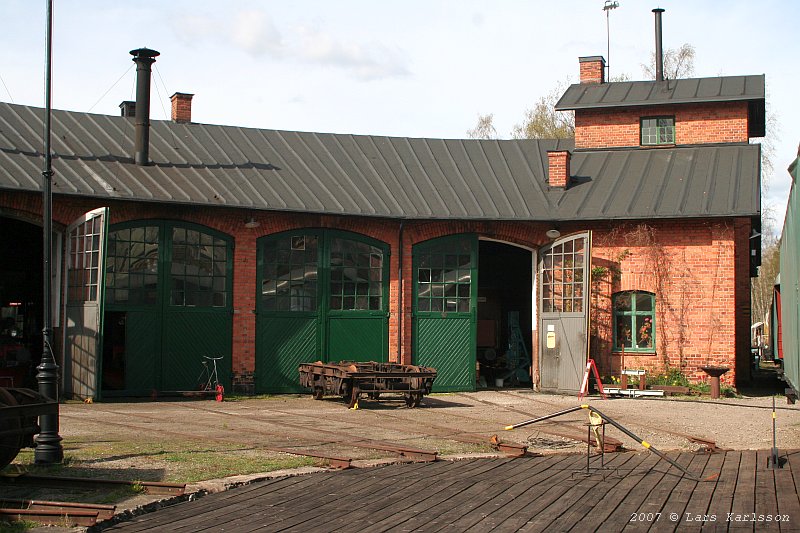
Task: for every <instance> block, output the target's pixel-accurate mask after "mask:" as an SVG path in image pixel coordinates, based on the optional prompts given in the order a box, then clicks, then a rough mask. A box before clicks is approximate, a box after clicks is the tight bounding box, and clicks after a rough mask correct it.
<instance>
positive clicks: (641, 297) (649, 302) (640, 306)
mask: <svg viewBox="0 0 800 533" xmlns="http://www.w3.org/2000/svg"><path fill="white" fill-rule="evenodd" d="M652 310H653V297H652V296H651V295H649V294H637V295H636V311H637V312H640V311H652Z"/></svg>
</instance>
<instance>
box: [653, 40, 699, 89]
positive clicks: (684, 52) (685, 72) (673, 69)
mask: <svg viewBox="0 0 800 533" xmlns="http://www.w3.org/2000/svg"><path fill="white" fill-rule="evenodd" d="M694 55H695V50H694V46H692V45H691V44H689V43H684V44H682V45H681V47H680V48H668V49H667V50H665V51H664V77H665V78H666V79H668V80H677V79H680V78H688V77H690V76H691V75H692V74H694ZM642 70H643V71H644V73H645V76H648V77H649V78H650V79H656V53H655V52H653V53H652V54H650V64H649V65H645V64H644V63H642Z"/></svg>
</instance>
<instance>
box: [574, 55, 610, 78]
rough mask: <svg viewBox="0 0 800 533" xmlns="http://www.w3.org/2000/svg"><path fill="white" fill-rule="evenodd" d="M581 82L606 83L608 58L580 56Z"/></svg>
mask: <svg viewBox="0 0 800 533" xmlns="http://www.w3.org/2000/svg"><path fill="white" fill-rule="evenodd" d="M578 61H580V65H581V83H605V81H606V60H605V59H604V58H603V56H588V57H579V58H578Z"/></svg>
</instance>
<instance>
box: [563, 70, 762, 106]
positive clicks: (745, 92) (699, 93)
mask: <svg viewBox="0 0 800 533" xmlns="http://www.w3.org/2000/svg"><path fill="white" fill-rule="evenodd" d="M764 80H765V79H764V75H763V74H761V75H756V76H722V77H716V78H692V79H681V80H666V81H621V82H610V83H576V84H573V85H570V86H569V88H567V90H566V92H565V93H564V94H563V95H562V96H561V98H560V99H559V100H558V102H557V103H556V107H555V108H556V111H567V110H571V109H596V108H604V107H629V106H652V105H663V104H691V103H708V102H735V101H742V100H745V101H760V102H763V101H764V98H765V96H764V92H765V89H764V83H765V81H764ZM762 108H763V105H762Z"/></svg>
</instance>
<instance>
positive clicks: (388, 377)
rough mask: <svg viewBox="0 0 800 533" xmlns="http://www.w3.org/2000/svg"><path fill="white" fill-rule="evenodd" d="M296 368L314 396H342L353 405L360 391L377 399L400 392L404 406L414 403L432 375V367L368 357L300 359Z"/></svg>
mask: <svg viewBox="0 0 800 533" xmlns="http://www.w3.org/2000/svg"><path fill="white" fill-rule="evenodd" d="M299 372H300V386H302V387H307V388H309V389H311V394H312V396H313V397H314V399H316V400H321V399H322V398H323V396H325V395H334V396H342V397H343V398H344V400H345V402H347V404H348V406H349V407H354V406H355V405H356V404H357V403H358V398H359V397H360V396H361V395H362V394H366V395H367V397H369V398H370V399H373V400H377V399H379V398H380V397H381V395H383V394H387V393H398V394H402V395H403V397H404V399H405V402H406V405H407V406H408V407H417V406H418V405H419V404H420V402H421V401H422V397H423V396H425V395H426V394H430V392H431V388H432V387H433V381H434V380H435V379H436V369H435V368H430V367H425V366H415V365H401V364H397V363H376V362H372V361H370V362H366V363H364V362H353V361H339V362H338V363H323V362H321V361H317V362H315V363H303V364H301V365H300V368H299Z"/></svg>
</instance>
